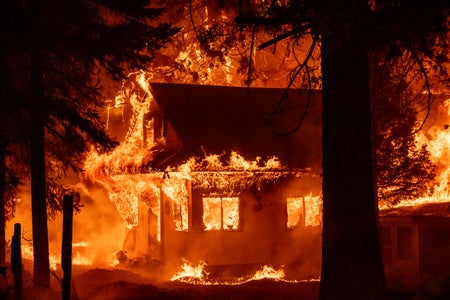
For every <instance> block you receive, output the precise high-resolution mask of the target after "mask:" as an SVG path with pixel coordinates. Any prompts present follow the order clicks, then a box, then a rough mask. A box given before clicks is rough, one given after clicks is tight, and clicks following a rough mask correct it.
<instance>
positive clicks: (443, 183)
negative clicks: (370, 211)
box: [380, 99, 450, 209]
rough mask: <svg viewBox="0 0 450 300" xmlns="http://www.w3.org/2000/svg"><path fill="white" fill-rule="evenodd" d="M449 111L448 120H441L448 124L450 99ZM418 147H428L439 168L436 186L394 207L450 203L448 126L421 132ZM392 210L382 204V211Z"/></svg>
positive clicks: (446, 104)
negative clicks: (420, 195)
mask: <svg viewBox="0 0 450 300" xmlns="http://www.w3.org/2000/svg"><path fill="white" fill-rule="evenodd" d="M443 106H444V108H446V109H447V119H448V120H440V121H444V122H448V121H449V120H450V99H447V100H446V101H444V103H443ZM416 141H417V145H418V147H422V146H424V145H426V147H427V149H428V151H429V152H430V155H431V161H432V162H433V163H434V164H435V165H436V166H437V168H436V178H435V184H434V185H433V186H432V187H431V188H429V189H428V191H427V193H426V194H425V195H423V196H422V197H418V198H416V199H406V200H403V201H401V202H399V203H398V204H396V205H394V206H393V207H404V206H415V205H420V204H428V203H445V202H449V201H450V190H449V176H450V167H449V166H448V163H447V162H448V161H449V159H450V130H449V129H448V125H444V126H433V127H431V128H430V129H429V130H427V131H425V130H422V131H419V132H418V133H417V134H416ZM386 208H390V206H389V205H386V204H385V203H380V209H386Z"/></svg>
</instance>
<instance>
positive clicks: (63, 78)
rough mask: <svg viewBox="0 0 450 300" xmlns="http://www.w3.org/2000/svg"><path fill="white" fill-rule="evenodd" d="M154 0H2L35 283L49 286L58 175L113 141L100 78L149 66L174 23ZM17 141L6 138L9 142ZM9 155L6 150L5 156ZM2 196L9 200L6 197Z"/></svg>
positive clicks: (8, 97) (9, 99) (5, 61)
mask: <svg viewBox="0 0 450 300" xmlns="http://www.w3.org/2000/svg"><path fill="white" fill-rule="evenodd" d="M151 4H152V3H151V2H149V1H131V2H129V1H100V0H99V1H96V0H85V1H71V0H64V1H53V0H48V1H45V0H41V1H39V0H31V1H21V2H19V3H17V2H16V1H4V2H2V5H3V7H2V8H4V10H3V9H2V13H3V14H5V15H6V18H5V19H3V24H2V37H1V38H2V45H7V48H6V49H5V50H3V51H2V70H6V71H7V73H6V74H9V75H10V78H9V79H10V80H9V83H8V88H9V89H8V90H7V92H5V93H4V94H2V97H3V99H2V102H5V103H9V104H10V105H11V107H12V111H13V112H14V113H15V114H16V115H19V113H24V117H23V118H22V119H23V120H25V122H21V120H22V119H19V118H18V119H14V118H11V119H12V120H13V121H14V122H12V124H13V125H11V126H12V127H13V128H17V129H23V132H25V133H27V134H26V135H22V136H21V137H20V140H19V141H18V143H19V142H20V145H26V144H29V145H30V149H31V150H30V151H29V153H30V159H29V170H30V174H31V190H32V192H31V193H32V226H33V249H34V283H35V285H36V286H43V287H48V286H49V280H50V279H49V253H48V252H49V250H48V233H47V206H48V205H49V206H50V207H52V209H53V210H55V209H56V210H58V209H60V201H61V200H62V199H58V198H56V196H57V195H60V194H62V193H63V192H64V187H63V186H61V185H60V184H59V183H58V179H60V178H61V176H63V175H64V174H65V172H66V171H67V170H71V169H72V170H74V171H78V170H80V168H81V166H82V165H81V164H82V162H83V157H84V154H85V153H86V152H87V151H88V150H89V149H90V146H93V147H96V148H97V149H98V150H100V151H108V150H110V149H112V148H113V147H114V146H115V145H116V144H117V143H116V142H115V141H113V140H112V139H111V138H110V137H109V136H107V134H106V133H105V131H104V125H103V124H102V122H101V119H100V117H99V114H98V112H97V108H98V107H99V106H101V105H102V104H103V102H102V101H103V99H104V98H103V97H102V85H101V83H102V80H103V79H105V78H111V79H113V80H119V79H121V78H125V76H126V75H127V73H128V72H129V71H130V70H136V69H140V68H144V67H146V66H147V65H148V64H149V63H150V62H151V61H152V60H153V58H154V56H155V53H156V51H158V50H159V49H160V48H161V47H163V46H164V45H165V44H167V43H168V42H169V41H170V39H171V37H172V36H173V35H174V34H175V33H176V32H177V31H178V29H175V28H173V27H172V26H171V25H170V24H168V23H160V22H158V18H159V17H161V16H162V13H163V10H162V9H161V8H159V7H152V6H151ZM3 41H4V42H5V43H3ZM2 92H3V91H2ZM19 100H20V101H19ZM22 104H23V105H22ZM27 136H29V138H27ZM14 142H15V140H14V139H10V140H5V147H6V149H8V147H9V146H10V145H13V144H14ZM4 153H6V152H1V153H0V154H4ZM8 157H9V156H8V153H6V156H3V158H8ZM13 167H17V166H13ZM1 171H2V172H3V169H2V170H1ZM2 180H3V179H2ZM3 196H4V195H3ZM2 200H3V204H7V201H6V200H7V199H6V198H5V197H3V198H2ZM3 224H4V223H3ZM3 224H2V226H4V225H3ZM0 233H1V232H0ZM2 238H3V240H4V235H3V237H2Z"/></svg>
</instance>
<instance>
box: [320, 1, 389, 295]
mask: <svg viewBox="0 0 450 300" xmlns="http://www.w3.org/2000/svg"><path fill="white" fill-rule="evenodd" d="M344 2H345V1H344ZM346 2H349V3H348V4H347V5H348V7H352V8H350V9H349V10H350V11H351V10H352V9H354V6H352V3H353V2H356V1H352V0H350V1H346ZM346 7H347V6H346ZM353 13H355V14H358V12H355V11H353ZM343 15H344V17H343V18H342V19H340V16H339V17H338V16H337V15H336V16H335V18H336V19H337V21H336V22H334V23H333V24H332V26H329V28H328V30H329V31H328V32H327V33H326V34H323V35H322V76H323V78H322V79H323V87H322V94H323V136H322V146H323V186H322V191H323V235H322V238H323V240H322V276H321V284H320V293H319V299H320V300H327V299H342V300H348V299H365V300H371V299H373V300H378V299H380V297H381V294H380V293H381V292H382V290H383V289H384V286H385V277H384V272H383V264H382V258H381V251H380V245H379V240H378V230H377V200H376V193H375V180H374V174H373V162H372V144H371V109H370V98H369V64H368V55H367V51H366V49H365V47H364V45H363V43H362V42H361V39H359V38H358V37H360V36H361V35H360V31H359V29H358V28H357V26H361V25H360V24H358V23H357V22H355V21H353V20H352V19H351V17H350V16H349V15H348V14H347V16H349V17H348V18H345V12H344V13H343ZM330 31H331V32H330ZM357 32H359V33H357ZM352 34H354V36H352Z"/></svg>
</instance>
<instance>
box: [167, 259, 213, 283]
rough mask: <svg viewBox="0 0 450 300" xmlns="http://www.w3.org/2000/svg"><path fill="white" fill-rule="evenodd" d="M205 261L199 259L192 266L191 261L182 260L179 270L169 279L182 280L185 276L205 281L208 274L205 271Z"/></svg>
mask: <svg viewBox="0 0 450 300" xmlns="http://www.w3.org/2000/svg"><path fill="white" fill-rule="evenodd" d="M205 266H206V263H205V262H204V261H200V262H199V264H198V265H196V266H194V265H192V264H191V263H189V262H188V261H187V260H184V263H183V265H182V266H181V269H182V270H181V271H180V272H177V273H175V274H174V275H173V276H172V278H171V279H170V280H171V281H175V280H184V279H186V278H189V281H190V282H192V281H199V282H205V279H206V277H207V276H208V275H209V274H208V273H207V272H206V271H205Z"/></svg>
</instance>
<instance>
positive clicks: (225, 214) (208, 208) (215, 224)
mask: <svg viewBox="0 0 450 300" xmlns="http://www.w3.org/2000/svg"><path fill="white" fill-rule="evenodd" d="M203 226H204V229H205V230H206V231H211V230H238V229H239V198H238V197H203Z"/></svg>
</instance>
